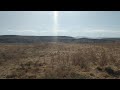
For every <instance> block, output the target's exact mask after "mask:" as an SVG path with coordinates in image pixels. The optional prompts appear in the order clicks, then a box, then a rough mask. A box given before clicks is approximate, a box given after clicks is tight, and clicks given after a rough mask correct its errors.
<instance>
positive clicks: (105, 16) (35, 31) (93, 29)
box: [0, 11, 120, 38]
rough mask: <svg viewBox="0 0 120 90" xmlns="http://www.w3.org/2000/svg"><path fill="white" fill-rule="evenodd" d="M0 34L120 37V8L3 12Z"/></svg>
mask: <svg viewBox="0 0 120 90" xmlns="http://www.w3.org/2000/svg"><path fill="white" fill-rule="evenodd" d="M0 35H28V36H31V35H35V36H56V35H58V36H72V37H93V38H99V37H120V11H0Z"/></svg>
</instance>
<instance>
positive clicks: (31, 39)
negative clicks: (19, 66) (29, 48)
mask: <svg viewBox="0 0 120 90" xmlns="http://www.w3.org/2000/svg"><path fill="white" fill-rule="evenodd" d="M41 42H65V43H103V42H120V38H103V39H91V38H74V37H69V36H19V35H1V36H0V43H41Z"/></svg>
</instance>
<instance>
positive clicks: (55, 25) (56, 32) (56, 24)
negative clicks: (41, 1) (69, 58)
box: [53, 11, 58, 36]
mask: <svg viewBox="0 0 120 90" xmlns="http://www.w3.org/2000/svg"><path fill="white" fill-rule="evenodd" d="M53 14H54V15H53V17H54V29H53V32H54V35H55V36H57V35H58V11H53Z"/></svg>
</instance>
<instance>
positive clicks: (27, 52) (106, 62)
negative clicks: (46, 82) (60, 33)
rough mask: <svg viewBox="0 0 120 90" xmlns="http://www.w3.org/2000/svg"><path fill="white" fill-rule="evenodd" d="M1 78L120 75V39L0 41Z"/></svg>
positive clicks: (110, 76) (92, 77)
mask: <svg viewBox="0 0 120 90" xmlns="http://www.w3.org/2000/svg"><path fill="white" fill-rule="evenodd" d="M0 72H1V73H0V78H1V79H6V78H7V79H11V78H12V79H13V78H14V79H30V78H31V79H111V78H112V79H114V78H115V79H119V78H120V43H106V44H105V43H103V44H65V43H49V44H48V43H41V44H31V45H0Z"/></svg>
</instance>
